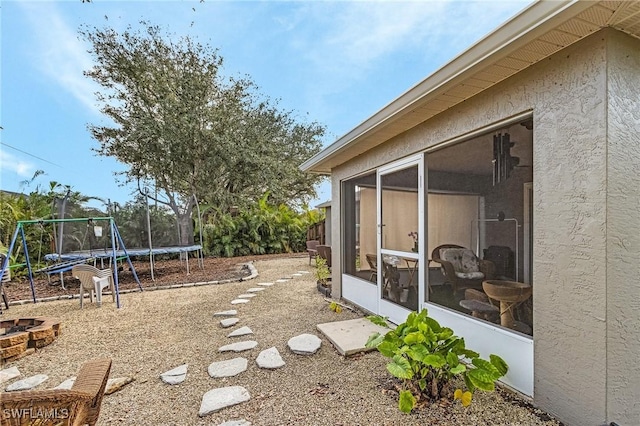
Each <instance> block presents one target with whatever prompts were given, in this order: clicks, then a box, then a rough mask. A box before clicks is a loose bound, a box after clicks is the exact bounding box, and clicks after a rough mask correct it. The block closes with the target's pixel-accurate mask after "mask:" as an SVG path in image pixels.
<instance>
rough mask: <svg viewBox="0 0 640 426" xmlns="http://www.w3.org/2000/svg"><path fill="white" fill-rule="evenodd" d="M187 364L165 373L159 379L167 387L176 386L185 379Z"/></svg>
mask: <svg viewBox="0 0 640 426" xmlns="http://www.w3.org/2000/svg"><path fill="white" fill-rule="evenodd" d="M188 366H189V364H182V365H179V366H178V367H176V368H174V369H173V370H169V371H165V372H164V373H162V374H161V375H160V379H162V381H163V382H165V383H167V384H169V385H177V384H179V383H182V382H184V380H185V379H186V378H187V367H188Z"/></svg>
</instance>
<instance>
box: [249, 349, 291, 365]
mask: <svg viewBox="0 0 640 426" xmlns="http://www.w3.org/2000/svg"><path fill="white" fill-rule="evenodd" d="M256 362H257V363H258V367H260V368H268V369H275V368H280V367H283V366H284V365H285V362H284V360H283V359H282V357H281V356H280V352H278V349H277V348H276V347H275V346H274V347H272V348H269V349H265V350H264V351H262V352H260V355H258V358H256Z"/></svg>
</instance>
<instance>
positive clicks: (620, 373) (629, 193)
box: [607, 33, 640, 425]
mask: <svg viewBox="0 0 640 426" xmlns="http://www.w3.org/2000/svg"><path fill="white" fill-rule="evenodd" d="M607 46H608V48H607V58H608V67H607V73H608V85H609V97H608V109H609V113H608V120H607V125H608V140H609V144H608V152H607V164H608V166H607V186H608V188H607V396H608V398H607V413H608V420H609V421H615V422H617V423H618V424H621V425H627V424H629V425H631V424H639V423H640V405H639V404H638V401H639V400H640V363H638V362H637V359H636V358H637V356H638V354H640V124H639V123H640V73H639V72H638V70H640V42H639V41H638V40H634V39H631V38H629V37H626V36H624V35H622V34H619V33H612V34H611V35H610V39H609V43H608V45H607ZM634 123H635V124H634Z"/></svg>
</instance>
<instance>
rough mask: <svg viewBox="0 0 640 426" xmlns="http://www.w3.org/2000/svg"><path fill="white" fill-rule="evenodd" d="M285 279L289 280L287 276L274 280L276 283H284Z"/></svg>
mask: <svg viewBox="0 0 640 426" xmlns="http://www.w3.org/2000/svg"><path fill="white" fill-rule="evenodd" d="M287 281H289V279H288V278H280V279H279V280H276V282H277V283H286V282H287Z"/></svg>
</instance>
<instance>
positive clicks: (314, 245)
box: [307, 240, 320, 265]
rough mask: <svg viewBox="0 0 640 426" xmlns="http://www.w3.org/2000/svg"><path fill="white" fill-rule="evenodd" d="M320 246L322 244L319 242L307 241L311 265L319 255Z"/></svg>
mask: <svg viewBox="0 0 640 426" xmlns="http://www.w3.org/2000/svg"><path fill="white" fill-rule="evenodd" d="M318 244H320V242H319V241H318V240H309V241H307V253H309V265H311V260H312V259H315V258H316V256H317V255H318Z"/></svg>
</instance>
